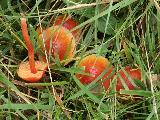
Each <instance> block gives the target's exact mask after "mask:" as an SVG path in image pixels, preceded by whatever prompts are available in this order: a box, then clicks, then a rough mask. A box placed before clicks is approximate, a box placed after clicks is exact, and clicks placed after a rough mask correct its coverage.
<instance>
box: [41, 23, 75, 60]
mask: <svg viewBox="0 0 160 120" xmlns="http://www.w3.org/2000/svg"><path fill="white" fill-rule="evenodd" d="M42 35H43V36H42ZM40 39H44V43H45V47H46V48H45V49H46V50H47V53H48V54H49V52H50V51H51V55H52V56H53V57H55V54H57V55H58V57H59V60H60V61H62V60H66V61H67V60H69V59H71V58H72V57H73V56H74V51H75V48H76V45H75V39H74V37H73V35H72V34H71V33H70V32H69V31H68V30H67V29H66V28H64V27H60V26H54V27H49V28H47V29H46V30H45V31H43V34H41V35H40ZM41 49H44V48H43V47H42V46H41ZM39 58H41V59H42V60H45V58H44V56H42V55H39ZM65 63H66V62H65Z"/></svg>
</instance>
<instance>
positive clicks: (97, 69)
mask: <svg viewBox="0 0 160 120" xmlns="http://www.w3.org/2000/svg"><path fill="white" fill-rule="evenodd" d="M78 67H84V72H85V73H89V74H91V75H92V76H87V75H82V74H76V77H77V78H78V79H79V80H80V81H81V83H82V84H84V85H86V84H89V83H91V82H92V81H93V80H95V79H96V78H97V77H98V76H99V75H100V74H101V73H102V72H103V71H104V70H105V69H108V70H107V72H106V73H105V75H104V76H103V77H102V79H104V78H106V77H108V76H109V75H110V74H111V73H112V70H113V66H110V62H109V61H108V59H106V58H104V57H102V56H96V55H89V56H87V57H85V58H83V59H82V60H81V61H80V63H79V64H78Z"/></svg>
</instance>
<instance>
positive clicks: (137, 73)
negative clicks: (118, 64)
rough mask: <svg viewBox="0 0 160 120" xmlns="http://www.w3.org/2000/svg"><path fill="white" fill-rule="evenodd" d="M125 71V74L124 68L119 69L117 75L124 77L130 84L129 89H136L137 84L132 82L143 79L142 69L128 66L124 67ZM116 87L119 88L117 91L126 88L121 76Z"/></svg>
mask: <svg viewBox="0 0 160 120" xmlns="http://www.w3.org/2000/svg"><path fill="white" fill-rule="evenodd" d="M124 71H125V72H126V74H125V72H123V70H119V71H118V73H117V75H118V74H119V75H120V76H121V77H122V79H123V80H124V82H125V83H126V85H127V86H128V88H129V90H133V89H135V86H134V85H133V84H132V83H131V80H134V79H137V80H141V70H140V69H132V68H131V67H129V66H126V67H125V68H124ZM130 78H131V79H130ZM129 79H130V80H129ZM116 89H117V91H120V90H121V89H124V87H123V85H122V82H121V79H120V77H119V76H118V77H117V85H116Z"/></svg>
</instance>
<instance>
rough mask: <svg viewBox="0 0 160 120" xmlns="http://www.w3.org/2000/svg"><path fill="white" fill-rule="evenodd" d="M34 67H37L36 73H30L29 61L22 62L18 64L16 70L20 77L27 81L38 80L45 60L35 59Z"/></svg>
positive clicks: (43, 71)
mask: <svg viewBox="0 0 160 120" xmlns="http://www.w3.org/2000/svg"><path fill="white" fill-rule="evenodd" d="M35 67H36V69H37V73H35V74H34V73H32V72H31V70H30V65H29V62H28V61H26V62H22V63H21V64H20V65H19V69H18V70H17V74H18V76H19V77H20V78H22V79H23V80H25V81H28V82H38V81H39V80H40V79H41V78H42V77H43V75H44V73H45V71H46V69H47V67H48V64H47V63H45V62H40V61H36V62H35Z"/></svg>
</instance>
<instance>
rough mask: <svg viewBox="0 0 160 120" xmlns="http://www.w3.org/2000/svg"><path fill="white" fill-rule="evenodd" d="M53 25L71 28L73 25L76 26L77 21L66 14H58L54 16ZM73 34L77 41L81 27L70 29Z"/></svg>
mask: <svg viewBox="0 0 160 120" xmlns="http://www.w3.org/2000/svg"><path fill="white" fill-rule="evenodd" d="M53 23H54V24H53V25H54V26H56V25H62V26H63V27H65V28H67V29H68V30H72V29H73V28H74V27H76V26H78V23H77V22H76V21H75V20H73V18H71V17H69V16H68V15H60V16H58V17H57V18H56V20H55V21H54V22H53ZM72 34H73V36H74V37H75V39H76V41H79V39H80V34H81V29H77V30H74V31H72Z"/></svg>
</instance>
